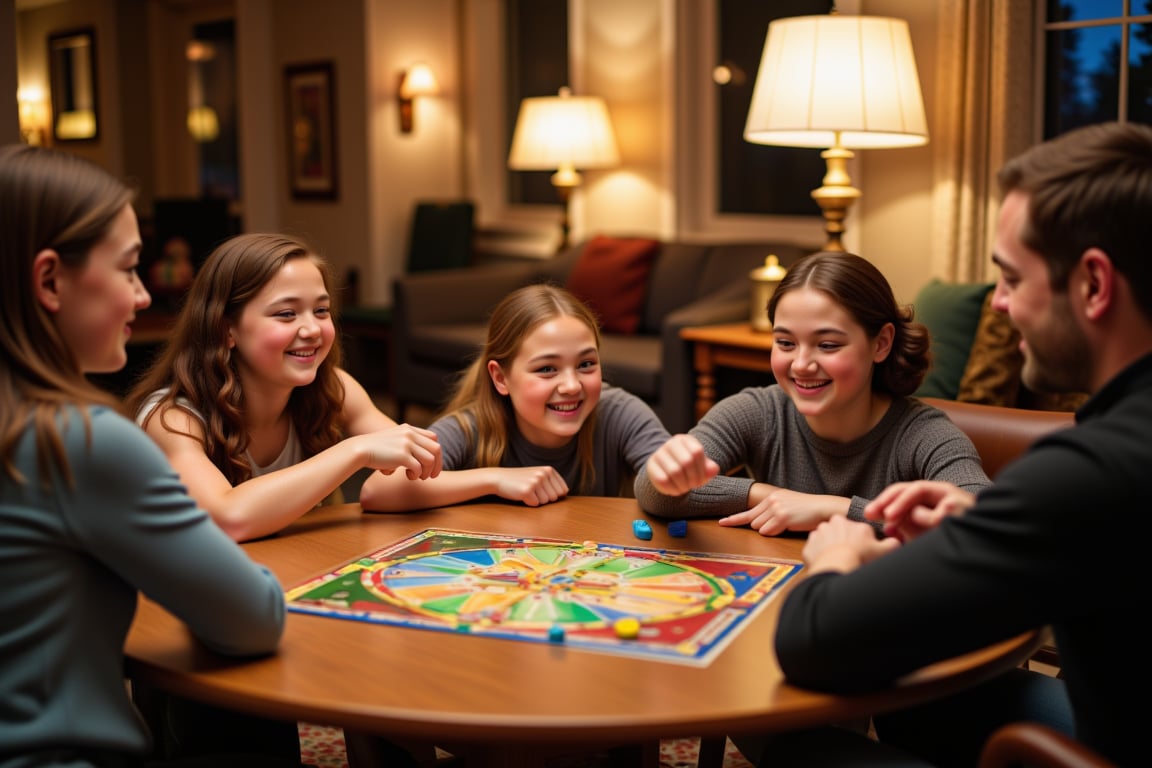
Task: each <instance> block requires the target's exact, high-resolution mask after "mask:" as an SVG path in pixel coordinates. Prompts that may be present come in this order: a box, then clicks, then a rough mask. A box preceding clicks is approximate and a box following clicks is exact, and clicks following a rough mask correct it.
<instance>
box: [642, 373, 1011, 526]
mask: <svg viewBox="0 0 1152 768" xmlns="http://www.w3.org/2000/svg"><path fill="white" fill-rule="evenodd" d="M690 434H692V435H694V436H695V437H696V438H697V439H698V440H699V441H700V443H701V444H702V445H703V446H704V450H705V452H706V453H707V454H708V455H709V456H710V457H711V458H712V459H713V460H715V461H716V463H717V464H719V465H720V469H721V473H722V474H721V476H719V477H716V478H714V479H713V480H712V481H711V482H709V483H708V484H707V485H705V486H703V487H701V488H697V489H695V490H693V491H691V492H689V493H688V494H685V495H684V496H680V497H676V498H672V497H667V496H663V495H662V494H660V493H658V492H657V491H656V490H655V489H654V488H653V487H652V484H651V482H649V481H648V478H647V474H646V473H641V476H639V477H638V478H637V480H636V497H637V499H638V500H639V502H640V505H641V507H642V508H643V509H645V510H646V511H648V512H650V513H652V514H654V515H658V516H661V517H701V516H717V517H718V516H724V515H729V514H734V513H736V512H742V511H744V510H745V509H747V508H748V492H749V489H750V488H751V486H752V484H753V482H763V483H768V484H771V485H775V486H778V487H781V488H788V489H790V490H793V491H798V492H800V493H812V494H829V495H834V496H844V497H848V498H850V499H851V502H850V515H852V516H854V517H855V518H856V519H861V515H862V512H863V508H864V505H865V504H867V502H868V500H870V499H871V498H873V497H874V496H875V495H876V494H878V493H879V492H880V491H881V490H883V489H884V488H886V487H887V486H889V485H891V484H892V483H895V482H901V481H905V480H920V479H930V480H945V481H948V482H951V483H953V484H955V485H957V486H959V487H961V488H964V489H965V490H969V491H972V492H976V491H978V490H980V489H981V488H984V487H985V486H987V485H988V484H989V483H990V481H989V479H988V476H987V475H986V474H985V473H984V470H983V468H982V467H981V465H980V457H979V455H978V454H977V453H976V448H975V446H973V445H972V442H971V440H969V439H968V437H967V436H966V435H965V434H964V433H963V432H962V431H960V429H959V428H958V427H956V426H955V425H954V424H953V423H952V422H951V421H950V420H949V419H948V417H947V415H946V414H945V413H944V412H943V411H940V410H939V409H936V408H932V407H930V406H927V405H925V404H923V403H921V402H920V401H918V400H914V399H911V398H897V399H896V400H894V401H893V402H892V405H891V406H890V407H889V409H888V412H887V413H886V414H885V415H884V417H883V418H882V419H881V420H880V422H879V423H878V424H877V425H876V426H875V427H873V429H872V430H870V431H869V432H868V433H867V434H865V435H863V436H861V437H860V438H858V439H856V440H853V441H851V442H848V443H837V442H833V441H830V440H825V439H823V438H821V437H819V436H818V435H816V434H815V433H813V432H812V430H811V429H810V428H809V427H808V424H807V422H806V421H805V420H804V418H803V416H801V415H800V414H799V412H797V411H796V409H795V407H794V406H793V405H792V403H791V400H789V399H788V397H787V395H786V394H785V393H784V391H783V390H782V389H780V388H779V387H778V386H770V387H762V388H750V389H745V390H743V391H741V392H739V393H737V394H735V395H732V396H730V397H728V398H725V399H724V400H722V401H720V402H719V403H717V404H716V405H715V406H714V407H713V408H712V410H711V411H709V412H708V414H707V415H706V416H705V417H704V418H703V419H701V420H700V422H699V424H697V425H696V427H694V428H693V429H692V431H691V433H690ZM733 472H735V473H737V474H739V475H740V476H732V477H729V476H726V475H727V474H728V473H733Z"/></svg>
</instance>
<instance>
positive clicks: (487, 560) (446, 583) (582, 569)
mask: <svg viewBox="0 0 1152 768" xmlns="http://www.w3.org/2000/svg"><path fill="white" fill-rule="evenodd" d="M361 579H362V581H363V585H364V586H365V587H366V588H367V589H369V590H371V591H373V592H374V593H376V594H378V595H379V596H380V597H381V598H383V599H385V600H389V601H391V602H395V603H396V604H399V605H403V606H404V607H405V608H407V609H409V610H412V611H416V612H419V613H421V614H423V615H427V616H434V617H437V618H442V619H443V620H445V621H449V622H456V623H495V624H501V625H506V626H521V627H536V628H546V627H549V626H552V625H554V624H563V625H565V626H567V627H569V628H576V627H580V628H584V629H591V628H598V627H608V626H609V625H611V623H612V622H614V621H615V620H616V619H618V618H621V617H623V616H635V617H639V618H640V619H641V620H642V621H644V620H647V621H660V620H666V619H668V618H670V617H673V616H683V615H688V614H691V613H695V612H700V611H705V610H709V609H711V610H715V609H717V608H720V607H722V606H723V605H725V604H727V603H729V602H731V600H732V599H733V596H732V593H731V589H726V586H727V585H726V584H724V583H722V582H720V581H718V580H716V579H712V578H709V577H707V576H706V575H705V574H702V573H696V572H694V571H693V570H692V569H691V568H689V567H687V566H682V565H676V564H672V563H668V562H662V561H659V560H656V559H651V558H645V557H639V556H636V555H628V554H625V553H623V552H615V551H611V550H609V551H601V550H595V549H586V548H581V547H572V548H569V549H564V548H559V547H539V548H533V547H510V548H503V549H493V548H479V549H472V550H454V551H450V552H446V551H442V552H430V553H427V554H424V555H418V556H411V557H408V558H406V559H404V560H403V561H401V562H393V563H383V564H380V567H378V568H375V569H371V570H368V571H365V572H364V573H363V574H362V576H361Z"/></svg>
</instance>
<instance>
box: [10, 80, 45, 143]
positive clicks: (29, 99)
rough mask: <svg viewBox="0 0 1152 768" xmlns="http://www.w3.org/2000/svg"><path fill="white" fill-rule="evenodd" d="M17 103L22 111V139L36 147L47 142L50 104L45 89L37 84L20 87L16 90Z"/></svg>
mask: <svg viewBox="0 0 1152 768" xmlns="http://www.w3.org/2000/svg"><path fill="white" fill-rule="evenodd" d="M16 103H17V105H18V106H19V111H20V139H21V141H23V142H24V143H25V144H30V145H32V146H34V147H36V146H40V145H42V144H44V143H46V142H45V136H46V135H47V130H46V128H47V125H48V105H47V99H46V98H45V97H44V90H43V89H42V88H39V87H36V86H28V87H26V88H20V89H19V90H17V91H16Z"/></svg>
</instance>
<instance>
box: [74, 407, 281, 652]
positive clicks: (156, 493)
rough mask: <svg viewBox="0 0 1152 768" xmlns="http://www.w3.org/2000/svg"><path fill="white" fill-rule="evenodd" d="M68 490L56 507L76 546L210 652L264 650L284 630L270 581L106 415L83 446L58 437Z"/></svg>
mask: <svg viewBox="0 0 1152 768" xmlns="http://www.w3.org/2000/svg"><path fill="white" fill-rule="evenodd" d="M66 440H67V445H68V450H69V454H70V456H73V457H83V458H82V459H81V460H74V461H73V462H72V467H73V471H74V472H75V473H76V476H75V483H74V486H73V487H74V488H75V489H78V490H76V491H68V490H66V489H61V490H62V495H61V497H60V503H61V504H62V512H63V516H64V519H65V521H66V524H67V526H68V527H69V529H70V533H71V535H72V536H73V537H75V541H76V544H77V546H78V547H82V548H83V549H85V550H86V551H88V552H89V553H90V554H91V555H92V556H94V557H96V558H98V559H100V560H102V561H103V562H104V563H105V564H106V565H107V566H108V567H109V568H111V569H112V570H113V571H114V572H116V573H117V574H118V575H119V576H120V577H121V578H122V579H123V580H124V581H125V582H127V583H128V584H130V585H132V586H134V587H135V588H136V589H138V590H140V591H142V592H143V593H144V594H145V595H147V596H148V597H149V598H150V599H152V600H154V601H156V602H157V603H159V604H161V605H162V606H164V607H165V608H166V609H167V610H168V611H170V612H171V613H172V614H174V615H175V616H177V617H178V618H179V619H181V620H182V621H184V622H185V623H186V624H187V625H188V627H189V629H190V630H191V631H192V633H193V634H194V635H195V636H196V637H197V638H198V639H199V640H200V641H202V642H203V643H205V644H206V645H207V646H209V647H211V648H212V649H213V650H215V651H217V652H220V653H225V654H231V655H249V654H263V653H270V652H272V651H274V650H275V649H276V646H277V644H278V643H279V640H280V636H281V634H282V632H283V629H284V620H285V607H284V596H283V592H282V590H281V587H280V585H279V583H278V582H277V580H276V578H275V577H274V576H273V575H272V574H271V573H270V572H269V571H268V570H267V569H265V568H263V567H262V566H259V565H257V564H256V563H254V562H252V560H251V559H249V557H248V556H247V554H246V553H245V552H244V550H243V549H241V548H240V546H239V545H238V544H236V543H235V542H233V541H232V540H231V539H229V538H228V536H227V535H226V534H225V533H224V532H223V531H222V530H221V529H220V528H219V527H218V526H217V525H216V524H215V523H214V522H212V520H211V518H209V516H208V514H207V513H206V512H205V511H204V510H202V509H200V508H199V507H198V506H197V504H196V503H195V501H194V500H193V499H192V498H191V497H190V496H189V495H188V493H187V491H186V489H185V487H184V486H183V484H182V483H181V482H180V479H179V477H178V476H177V474H176V472H175V470H174V469H173V468H172V466H171V465H170V464H169V463H168V460H167V458H166V457H165V456H164V454H163V452H162V451H161V450H160V449H159V447H158V446H156V444H155V443H153V441H152V440H150V439H149V438H148V436H147V435H146V434H145V433H144V432H142V431H141V430H140V429H139V428H138V427H137V426H136V425H134V424H133V423H132V422H130V421H128V420H127V419H124V418H122V417H120V416H119V415H117V414H114V413H112V412H110V411H107V410H97V411H95V412H94V413H93V417H92V430H91V446H90V448H86V447H85V446H84V445H83V441H84V440H85V435H84V430H83V429H82V427H81V425H80V424H79V423H76V422H75V421H74V422H73V424H71V425H70V426H69V428H68V430H67V433H66Z"/></svg>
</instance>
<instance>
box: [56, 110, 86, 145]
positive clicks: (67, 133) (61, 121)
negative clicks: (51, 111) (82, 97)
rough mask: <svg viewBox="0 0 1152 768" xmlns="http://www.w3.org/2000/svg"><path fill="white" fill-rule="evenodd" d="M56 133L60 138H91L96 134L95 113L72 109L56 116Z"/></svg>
mask: <svg viewBox="0 0 1152 768" xmlns="http://www.w3.org/2000/svg"><path fill="white" fill-rule="evenodd" d="M56 135H57V136H59V137H60V138H61V139H91V138H93V137H94V136H95V135H96V113H95V112H93V111H92V110H90V109H74V110H72V111H71V112H61V113H60V114H59V115H57V116H56Z"/></svg>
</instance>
